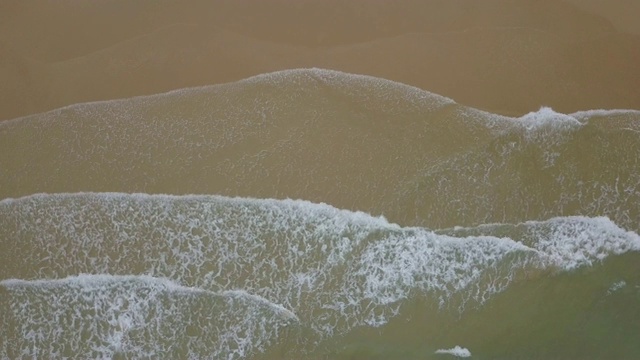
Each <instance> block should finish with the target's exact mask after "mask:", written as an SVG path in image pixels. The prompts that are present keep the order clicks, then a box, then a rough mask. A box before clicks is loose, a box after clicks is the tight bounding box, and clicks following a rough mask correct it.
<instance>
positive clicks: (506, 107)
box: [0, 0, 640, 120]
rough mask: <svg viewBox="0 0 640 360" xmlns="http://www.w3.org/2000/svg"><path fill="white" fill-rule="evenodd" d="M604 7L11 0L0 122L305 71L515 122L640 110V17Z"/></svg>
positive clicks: (2, 19) (1, 47) (5, 11)
mask: <svg viewBox="0 0 640 360" xmlns="http://www.w3.org/2000/svg"><path fill="white" fill-rule="evenodd" d="M603 4H604V2H602V1H601V2H597V1H591V2H589V1H586V0H584V1H580V0H574V1H572V2H561V1H550V0H545V1H533V0H531V1H529V0H527V1H505V0H503V1H499V0H492V1H485V2H482V3H476V2H469V1H462V0H458V1H451V0H447V1H444V0H438V1H436V0H430V1H404V2H400V3H397V2H393V3H392V2H387V1H371V2H367V3H366V4H364V3H358V2H342V1H329V2H327V1H300V2H291V1H269V2H264V3H263V2H255V1H217V2H209V1H191V2H189V3H188V4H187V3H184V2H178V1H164V2H155V1H137V2H133V3H131V2H128V1H117V0H112V1H101V2H85V1H79V0H66V1H60V2H49V1H33V2H28V3H25V2H21V1H4V2H3V3H2V4H0V9H1V10H2V11H0V76H1V77H2V78H3V79H4V81H3V82H2V84H0V119H4V120H6V119H10V118H15V117H18V116H24V115H28V114H32V113H37V112H43V111H46V110H51V109H53V108H57V107H61V106H65V105H70V104H74V103H79V102H86V101H95V100H107V99H116V98H124V97H131V96H136V95H148V94H154V93H159V92H164V91H168V90H173V89H178V88H183V87H188V86H199V85H210V84H216V83H222V82H229V81H236V80H240V79H243V78H246V77H249V76H253V75H257V74H261V73H266V72H271V71H277V70H284V69H291V68H301V67H320V68H328V69H335V70H341V71H346V72H350V73H357V74H366V75H373V76H377V77H382V78H386V79H390V80H395V81H399V82H403V83H406V84H409V85H414V86H417V87H419V88H422V89H425V90H428V91H432V92H435V93H438V94H441V95H444V96H448V97H451V98H453V99H455V100H456V101H458V102H459V103H462V104H465V105H469V106H473V107H477V108H481V109H486V110H489V111H491V112H497V113H502V114H510V115H514V114H518V115H520V114H524V113H526V112H529V111H533V110H537V108H539V107H540V106H542V105H546V106H551V107H553V108H554V109H556V110H559V111H563V112H571V111H576V110H584V109H593V108H636V109H637V108H640V88H639V87H638V86H637V84H638V83H640V67H639V66H637V64H638V63H640V37H639V35H638V32H636V33H633V31H635V30H634V28H633V26H632V25H628V24H629V23H630V22H629V21H626V20H624V18H623V17H621V16H619V14H620V13H625V14H634V11H633V8H632V9H631V10H630V11H629V9H628V7H629V6H632V5H629V4H627V3H625V2H624V1H617V2H613V3H611V2H607V4H608V6H606V7H605V6H603ZM625 21H626V22H625ZM625 24H627V25H625ZM625 31H629V32H625Z"/></svg>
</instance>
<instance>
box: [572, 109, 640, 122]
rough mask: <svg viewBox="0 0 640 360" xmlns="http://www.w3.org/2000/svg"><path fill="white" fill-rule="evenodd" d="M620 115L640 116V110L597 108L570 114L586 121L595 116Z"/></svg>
mask: <svg viewBox="0 0 640 360" xmlns="http://www.w3.org/2000/svg"><path fill="white" fill-rule="evenodd" d="M620 115H633V116H640V110H632V109H609V110H605V109H595V110H585V111H576V112H574V113H571V114H569V116H571V117H573V118H576V119H578V120H579V121H586V120H589V119H590V118H593V117H607V116H620Z"/></svg>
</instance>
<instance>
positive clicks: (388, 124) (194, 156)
mask: <svg viewBox="0 0 640 360" xmlns="http://www.w3.org/2000/svg"><path fill="white" fill-rule="evenodd" d="M639 114H640V113H638V112H637V111H631V110H610V111H599V110H598V111H587V112H581V113H575V114H569V115H566V114H560V113H557V112H554V111H553V110H551V109H548V108H542V109H541V110H540V111H537V112H533V113H530V114H528V115H525V116H523V117H521V118H509V117H504V116H498V115H495V114H490V113H487V112H483V111H480V110H477V109H473V108H469V107H465V106H461V105H459V104H456V103H455V102H453V101H452V100H451V99H448V98H445V97H441V96H438V95H435V94H432V93H429V92H426V91H422V90H420V89H417V88H414V87H410V86H407V85H403V84H400V83H395V82H391V81H388V80H383V79H379V78H374V77H369V76H360V75H352V74H346V73H341V72H336V71H328V70H320V69H311V70H291V71H283V72H277V73H270V74H264V75H260V76H257V77H253V78H250V79H247V80H243V81H240V82H236V83H230V84H223V85H216V86H209V87H202V88H195V89H185V90H180V91H174V92H170V93H166V94H160V95H154V96H148V97H138V98H132V99H126V100H118V101H109V102H99V103H87V104H79V105H74V106H70V107H66V108H62V109H58V110H54V111H51V112H48V113H44V114H39V115H34V116H30V117H25V118H20V119H17V120H13V121H9V122H5V123H2V124H0V167H1V168H2V169H3V172H2V173H0V198H7V197H19V196H24V195H29V194H32V193H38V192H78V191H105V192H144V193H171V194H190V193H206V194H221V195H226V196H243V197H257V198H301V199H308V200H310V201H313V202H316V203H320V202H325V203H329V204H332V205H334V206H337V207H339V208H344V209H353V210H362V211H366V212H367V213H371V214H375V215H381V214H382V215H385V216H386V217H387V218H389V219H390V220H392V221H394V222H399V223H402V224H407V225H420V226H427V227H431V228H439V227H450V226H455V225H464V226H470V225H474V224H481V223H487V222H509V223H512V222H522V221H527V220H531V219H539V220H542V219H546V218H549V217H553V216H574V215H582V216H601V215H605V216H608V217H609V218H610V219H612V220H613V221H614V222H615V223H617V224H619V225H621V226H624V227H628V228H630V229H633V230H636V231H637V230H638V228H637V223H636V222H635V221H634V219H637V218H638V217H640V209H639V206H638V204H640V198H639V197H640V193H639V192H638V191H636V190H637V189H638V187H639V186H640V185H639V184H640V179H639V178H638V176H639V175H638V174H640V163H638V161H637V159H638V158H640V141H638V131H639V125H638V124H639V123H640V121H639V119H640V118H639V116H640V115H639ZM33 164H38V166H33Z"/></svg>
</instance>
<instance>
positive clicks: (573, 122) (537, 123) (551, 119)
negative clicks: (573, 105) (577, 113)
mask: <svg viewBox="0 0 640 360" xmlns="http://www.w3.org/2000/svg"><path fill="white" fill-rule="evenodd" d="M517 120H518V121H519V122H520V123H521V124H522V125H524V126H525V127H526V128H527V129H529V130H531V129H536V128H539V127H542V126H549V125H553V126H555V127H557V126H558V125H564V126H566V125H569V126H580V125H582V124H581V123H580V122H579V121H578V120H577V119H576V118H575V117H573V116H571V115H566V114H562V113H559V112H556V111H553V109H552V108H550V107H546V106H543V107H541V108H540V110H538V111H533V112H530V113H528V114H525V115H523V116H521V117H519V118H518V119H517Z"/></svg>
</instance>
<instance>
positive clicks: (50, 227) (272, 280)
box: [0, 193, 640, 351]
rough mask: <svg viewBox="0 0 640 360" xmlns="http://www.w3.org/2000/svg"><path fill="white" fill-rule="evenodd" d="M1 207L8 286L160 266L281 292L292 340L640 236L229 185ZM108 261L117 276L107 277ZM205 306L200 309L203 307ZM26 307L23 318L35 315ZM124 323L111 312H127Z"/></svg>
mask: <svg viewBox="0 0 640 360" xmlns="http://www.w3.org/2000/svg"><path fill="white" fill-rule="evenodd" d="M0 219H2V220H1V221H2V223H1V224H0V225H1V226H0V238H3V239H4V241H3V242H2V246H3V248H2V249H0V254H2V256H3V257H4V258H3V259H2V264H3V265H2V278H5V279H7V278H21V279H27V280H33V282H26V283H25V282H21V281H5V282H4V283H3V285H5V287H8V288H9V289H10V290H11V289H32V288H37V289H38V294H39V293H40V292H45V293H46V296H54V297H55V296H58V297H59V299H60V301H59V302H58V304H60V303H61V302H62V303H64V302H68V301H71V300H64V301H63V300H62V299H68V298H69V299H72V300H73V299H75V298H74V297H75V296H80V295H78V294H82V292H78V290H77V288H74V290H73V291H71V290H70V291H68V292H65V291H66V290H65V291H62V292H61V293H58V292H56V291H57V290H56V289H58V288H60V287H61V286H62V288H65V287H69V286H70V287H74V286H88V283H86V282H83V281H81V280H82V279H86V277H80V278H74V279H73V280H69V279H67V280H64V281H62V282H54V283H53V284H54V285H48V286H42V284H43V283H42V282H39V281H38V280H37V279H42V278H45V279H47V278H66V277H69V276H73V275H75V274H79V273H91V274H94V275H95V276H96V277H97V278H96V279H97V280H96V282H94V283H95V284H106V285H104V286H103V285H100V286H102V287H100V289H105V290H100V291H102V292H103V293H104V294H111V293H112V292H115V293H117V292H118V291H122V292H123V293H124V292H131V291H132V290H126V291H125V290H122V289H130V288H132V287H134V288H135V287H138V286H140V287H142V288H144V289H145V290H135V291H133V293H138V291H142V292H149V291H150V290H148V289H150V288H153V289H156V290H153V291H156V293H154V294H157V295H154V296H161V295H160V294H164V293H165V292H166V291H168V290H167V289H169V287H168V285H167V283H166V282H164V280H151V279H152V278H148V277H150V276H152V277H154V278H168V279H172V280H173V281H176V282H179V283H180V284H184V286H188V287H192V288H197V289H202V290H190V291H191V292H196V293H198V294H200V293H202V294H203V296H205V295H206V296H205V297H206V298H211V297H213V298H214V299H216V301H221V302H222V303H223V304H226V303H225V302H224V301H222V300H220V299H226V298H225V297H224V296H227V297H228V296H229V293H224V291H226V290H230V289H244V290H245V291H247V292H249V293H251V294H255V295H256V296H259V297H260V298H262V299H266V300H265V301H264V302H259V303H260V304H267V305H268V304H271V303H274V304H280V305H279V306H275V305H268V306H266V305H265V306H266V308H267V309H270V310H269V311H273V312H274V313H277V314H280V315H278V316H275V315H274V316H275V317H273V319H282V318H283V316H284V318H292V317H293V316H292V315H291V312H292V313H294V314H295V316H296V317H297V319H298V321H299V323H300V324H302V328H304V329H307V330H304V334H305V335H304V337H303V339H301V338H298V339H297V340H295V341H296V343H297V344H299V345H298V346H302V348H303V349H307V350H309V349H313V348H314V347H315V346H314V345H313V344H316V345H317V344H318V342H321V341H324V340H326V339H328V338H331V337H335V336H341V335H344V334H348V333H349V332H351V331H353V330H354V329H357V328H360V327H378V326H383V325H384V324H386V323H387V322H388V321H389V320H391V319H393V318H395V317H397V316H399V315H400V314H401V313H402V309H403V307H404V306H407V304H409V303H411V302H414V301H417V300H419V301H422V302H424V303H425V304H428V306H431V307H433V308H435V309H440V310H439V311H453V312H455V313H465V312H467V311H469V309H476V308H478V307H481V306H482V305H483V304H486V303H487V302H488V301H491V299H492V298H493V297H494V296H495V295H496V294H500V293H502V292H504V291H505V290H506V289H508V288H509V287H510V286H512V284H514V283H522V282H526V281H530V279H535V278H540V277H547V276H555V275H554V274H560V273H563V272H567V271H575V270H576V269H580V268H584V267H588V266H593V265H596V264H599V263H601V262H602V261H604V260H605V259H606V258H608V257H610V256H613V255H622V254H625V253H627V252H629V251H639V250H640V238H639V237H638V235H637V234H635V233H633V232H628V231H625V230H623V229H621V228H619V227H618V226H616V225H615V224H614V223H612V222H611V221H610V220H608V219H606V218H586V217H561V218H554V219H550V220H547V221H535V222H525V223H520V224H514V225H509V224H495V225H482V226H479V227H474V228H452V229H443V230H437V231H432V230H429V229H426V228H416V227H409V228H407V227H401V226H399V225H396V224H392V223H389V222H388V221H386V220H385V219H384V218H380V217H372V216H370V215H368V214H366V213H360V212H351V211H346V210H340V209H337V208H334V207H332V206H329V205H325V204H314V203H310V202H306V201H298V200H258V199H250V198H227V197H221V196H166V195H144V194H137V195H128V194H94V193H80V194H54V195H45V194H41V195H33V196H29V197H24V198H20V199H14V200H12V199H9V200H4V201H2V202H0ZM18 254H20V256H18ZM104 273H108V274H112V275H113V276H115V277H106V278H105V277H101V276H102V275H100V274H104ZM131 275H135V276H138V277H133V278H132V277H130V276H131ZM87 276H89V275H87ZM91 276H93V275H91ZM139 276H143V277H139ZM89 279H92V278H91V277H89ZM105 279H106V280H105ZM113 279H117V281H116V282H115V283H114V282H113V281H112V280H113ZM140 279H142V280H140ZM92 281H93V280H92ZM150 282H151V284H152V285H153V286H152V285H149V284H150ZM45 283H46V282H45ZM27 284H30V285H29V286H26V285H27ZM107 285H108V286H107ZM91 286H93V285H91ZM105 286H106V287H105ZM122 286H124V288H122ZM119 289H120V290H119ZM157 289H160V290H161V291H160V290H157ZM171 289H184V288H180V287H176V286H173V287H171ZM20 291H21V292H18V293H20V294H27V293H28V292H25V291H27V290H20ZM198 291H199V292H198ZM10 293H12V294H13V293H14V290H12V291H11V292H10ZM171 293H172V294H182V293H189V292H186V290H180V291H178V292H176V291H173V290H172V292H171ZM16 294H17V293H16ZM212 294H222V295H215V296H214V295H212ZM225 294H226V295H225ZM12 296H13V295H12ZM16 296H17V295H16ZM21 296H22V295H21ZM24 296H27V295H24ZM29 296H31V295H29ZM34 296H35V295H34ZM43 296H44V295H43ZM105 296H106V295H105ZM162 296H165V295H162ZM172 296H174V295H172ZM176 296H177V295H176ZM220 296H223V297H222V298H220ZM109 298H114V296H110V297H109ZM12 299H13V297H12ZM15 299H20V298H19V297H16V298H15ZM78 299H79V300H73V301H80V300H81V299H80V298H78ZM251 299H253V298H251ZM16 301H18V300H16ZM163 301H168V300H163ZM171 301H174V300H171ZM175 301H178V300H175ZM180 301H182V300H180ZM207 301H213V300H207ZM247 301H249V300H247ZM128 302H129V303H132V302H134V301H133V300H131V301H128ZM20 303H22V302H21V301H18V302H16V303H15V304H16V305H17V304H20ZM27 304H29V302H27ZM158 304H160V305H157V306H164V305H161V304H164V303H163V302H162V301H160V302H159V303H158ZM16 305H14V306H13V308H12V309H14V310H13V312H14V313H15V312H16V311H17V312H18V315H17V320H16V321H18V323H22V321H24V319H27V318H25V317H21V316H22V315H19V314H21V313H20V310H19V309H20V308H19V306H18V307H16ZM83 306H85V305H83ZM86 306H87V308H92V306H93V305H91V306H89V305H86ZM154 306H156V305H154ZM167 306H169V305H167ZM172 306H173V305H172ZM185 306H186V305H185ZM189 306H192V305H189ZM193 306H195V305H193ZM219 306H221V305H219ZM225 306H226V305H225ZM229 306H231V305H229ZM243 306H245V305H243ZM252 306H256V305H255V304H254V305H252ZM242 309H246V306H245V307H242ZM283 309H289V310H286V311H285V310H283ZM56 311H60V314H63V313H64V314H66V311H71V310H69V309H68V308H66V307H62V308H61V310H56ZM104 311H107V310H104ZM109 311H110V310H109ZM145 311H150V310H145ZM167 311H169V310H167ZM194 311H195V310H194ZM198 311H202V310H197V311H195V313H196V314H199V315H197V316H196V315H194V316H196V317H198V316H201V315H203V313H202V312H198ZM225 311H231V312H232V313H233V314H240V313H241V312H237V311H247V310H233V309H229V310H225ZM234 311H236V312H234ZM179 313H180V312H179ZM25 314H26V313H25ZM24 316H27V315H24ZM60 316H63V315H60ZM114 316H115V315H114ZM123 316H124V315H123ZM127 316H130V315H127ZM167 316H168V315H167ZM175 316H178V315H175ZM185 316H186V315H185ZM230 316H231V315H230ZM233 316H236V315H233ZM237 316H241V315H237ZM196 317H194V319H195V318H196ZM99 318H100V317H99ZM205 318H206V317H205ZM21 319H22V320H21ZM117 319H119V318H117ZM123 319H124V320H122V321H125V320H126V321H129V320H128V318H126V317H125V318H123ZM234 319H235V317H234ZM260 319H263V318H260ZM29 321H31V320H29ZM29 321H27V322H26V325H24V326H27V327H28V326H36V325H33V323H31V322H29ZM34 321H35V320H34ZM91 321H98V320H91ZM100 321H102V320H100ZM118 321H119V320H118ZM131 321H132V320H131ZM171 321H174V320H171ZM171 321H169V322H167V324H170V323H171ZM175 321H178V320H175ZM180 321H182V320H180ZM185 321H186V320H185ZM216 321H223V320H216ZM251 321H252V320H251ZM261 321H262V320H261ZM278 321H279V320H278ZM29 324H31V325H29ZM92 324H93V323H92ZM118 324H119V323H115V325H114V326H122V325H118ZM216 324H218V323H215V322H214V323H212V324H209V325H207V326H217V325H216ZM269 324H270V323H269ZM92 326H93V325H92ZM95 326H98V325H95ZM105 326H106V325H105ZM302 328H301V329H302ZM234 329H236V328H234V327H233V326H232V327H231V328H230V330H229V329H226V328H224V327H221V328H220V330H219V331H220V334H221V335H219V336H218V338H220V339H222V338H224V339H227V338H234V339H237V337H234V336H235V335H234V336H232V335H227V331H231V332H232V333H233V331H235V330H234ZM274 329H276V330H277V329H279V328H277V327H276V328H274ZM276 330H273V331H276ZM52 331H54V330H52ZM105 331H107V330H105ZM111 331H114V330H111ZM270 331H271V330H270ZM299 331H303V330H299ZM106 333H108V331H107V332H106ZM106 333H105V334H106ZM52 334H55V331H54V332H53V333H52ZM270 334H271V335H273V333H270ZM114 336H115V335H114ZM118 336H120V335H118ZM247 336H248V335H247ZM251 336H253V335H251ZM260 336H263V335H260ZM265 336H267V337H269V336H268V335H265ZM269 338H270V339H272V337H269ZM49 339H51V338H50V337H49ZM25 341H26V340H25ZM31 341H35V340H31ZM180 341H186V342H188V340H180ZM234 341H235V342H234V344H235V343H237V342H238V341H240V340H234ZM273 341H275V340H273ZM289 341H292V340H289ZM28 343H29V342H28V341H27V343H25V344H27V345H28ZM302 344H306V345H302ZM29 346H31V345H29ZM132 346H133V345H132ZM136 346H138V345H136ZM140 346H142V345H140ZM145 346H146V345H145ZM203 346H204V345H203ZM265 346H267V345H266V343H265ZM143 347H144V346H143ZM145 349H146V348H145ZM149 349H150V348H149ZM149 349H147V350H148V351H152V350H149ZM194 349H196V350H194V351H205V350H197V349H201V348H197V347H196V348H194ZM202 349H204V348H202ZM147 350H144V351H147ZM307 350H305V351H307ZM136 351H137V350H136Z"/></svg>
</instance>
